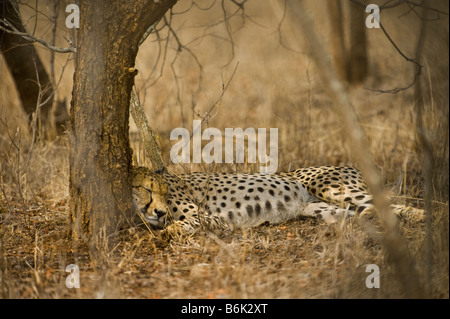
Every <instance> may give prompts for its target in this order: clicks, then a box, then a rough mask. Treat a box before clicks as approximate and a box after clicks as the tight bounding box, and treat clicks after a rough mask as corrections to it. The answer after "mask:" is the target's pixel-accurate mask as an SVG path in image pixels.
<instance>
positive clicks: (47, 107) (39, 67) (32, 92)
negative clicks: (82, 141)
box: [0, 1, 68, 134]
mask: <svg viewBox="0 0 450 319" xmlns="http://www.w3.org/2000/svg"><path fill="white" fill-rule="evenodd" d="M17 10H18V9H17V8H16V7H15V6H14V5H13V3H12V2H11V1H0V19H7V20H8V21H9V22H10V23H11V24H12V25H13V26H14V27H15V28H16V29H17V30H19V31H20V32H26V30H25V27H24V26H23V24H22V19H21V18H20V16H19V14H18V11H17ZM0 51H1V53H2V54H3V57H4V58H5V62H6V65H7V66H8V69H9V70H10V72H11V75H12V77H13V79H14V83H15V85H16V88H17V91H18V93H19V97H20V100H21V102H22V107H23V109H24V111H25V112H26V114H27V115H28V120H29V121H31V119H32V114H33V113H35V112H36V110H37V105H38V103H39V104H41V106H40V114H38V116H40V120H41V122H42V124H43V125H44V126H45V127H46V129H49V128H51V127H52V126H53V125H55V127H56V131H57V133H58V134H61V133H63V131H64V127H65V125H66V120H67V117H68V114H67V110H66V105H65V103H64V102H58V103H57V105H56V110H55V113H57V114H58V118H57V119H55V118H53V116H52V114H51V111H52V104H53V90H54V88H53V86H52V84H51V83H50V79H49V76H48V74H47V72H46V71H45V68H44V65H43V64H42V61H41V59H40V58H39V56H38V55H37V52H36V50H35V48H34V46H33V44H32V43H31V42H30V41H28V40H25V39H24V38H23V37H22V36H20V35H14V34H10V33H8V32H5V31H3V30H0ZM36 74H37V76H36ZM38 78H39V81H38ZM39 84H40V87H39ZM53 122H54V123H53Z"/></svg>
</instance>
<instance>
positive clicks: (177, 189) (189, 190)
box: [132, 166, 423, 234]
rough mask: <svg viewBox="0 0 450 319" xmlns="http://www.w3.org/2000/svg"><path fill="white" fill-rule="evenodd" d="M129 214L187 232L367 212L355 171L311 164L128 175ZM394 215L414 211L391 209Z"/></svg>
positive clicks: (328, 218)
mask: <svg viewBox="0 0 450 319" xmlns="http://www.w3.org/2000/svg"><path fill="white" fill-rule="evenodd" d="M132 194H133V210H134V211H135V212H136V213H137V214H138V215H139V216H140V217H141V218H142V219H143V220H144V221H145V222H146V223H147V224H149V225H150V226H151V227H152V228H154V229H165V231H166V232H168V233H172V232H173V233H178V234H180V233H185V234H190V233H193V232H195V231H196V230H197V229H199V228H201V227H206V228H208V229H226V228H243V227H253V226H258V225H260V224H263V223H266V222H269V223H273V224H277V223H281V222H284V221H287V220H290V219H293V218H296V217H298V216H310V217H317V218H321V219H324V220H325V221H327V222H329V223H333V222H335V221H336V220H337V218H338V216H353V215H355V214H363V213H365V212H368V211H371V210H373V205H372V197H371V195H370V194H369V193H368V191H367V186H366V184H365V182H364V180H363V178H362V176H361V173H360V171H359V170H357V169H355V168H351V167H335V166H317V167H308V168H300V169H296V170H294V171H291V172H284V173H277V174H260V173H254V174H228V173H215V174H206V173H192V174H189V175H180V176H177V175H175V174H171V173H169V172H164V173H156V172H153V171H151V170H150V169H148V168H145V167H135V168H133V172H132ZM392 209H393V211H394V212H395V213H396V214H398V215H400V216H401V215H405V214H409V215H415V216H419V217H415V218H419V219H421V218H422V217H420V216H422V215H423V211H422V210H420V209H416V208H412V207H407V206H401V205H392Z"/></svg>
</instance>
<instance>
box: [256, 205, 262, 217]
mask: <svg viewBox="0 0 450 319" xmlns="http://www.w3.org/2000/svg"><path fill="white" fill-rule="evenodd" d="M255 212H256V216H259V215H260V214H261V205H259V204H258V203H257V204H256V205H255Z"/></svg>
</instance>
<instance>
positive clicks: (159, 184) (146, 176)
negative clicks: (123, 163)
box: [132, 167, 168, 228]
mask: <svg viewBox="0 0 450 319" xmlns="http://www.w3.org/2000/svg"><path fill="white" fill-rule="evenodd" d="M167 192H168V186H167V181H166V180H165V179H164V177H163V176H162V175H161V174H158V173H155V172H153V171H151V170H150V169H148V168H146V167H133V170H132V195H133V210H134V212H135V213H137V214H138V215H140V217H141V218H142V219H144V220H145V222H147V223H149V224H150V225H151V226H152V227H153V228H163V227H164V225H165V222H166V218H167V215H168V208H167V204H166V199H167Z"/></svg>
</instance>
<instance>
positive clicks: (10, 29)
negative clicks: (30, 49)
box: [0, 19, 77, 53]
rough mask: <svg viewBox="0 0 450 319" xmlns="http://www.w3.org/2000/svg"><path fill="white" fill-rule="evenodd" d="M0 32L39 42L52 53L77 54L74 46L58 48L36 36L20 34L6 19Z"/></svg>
mask: <svg viewBox="0 0 450 319" xmlns="http://www.w3.org/2000/svg"><path fill="white" fill-rule="evenodd" d="M1 24H3V25H4V26H2V25H1ZM0 30H3V31H5V32H7V33H10V34H14V35H19V36H21V37H23V38H24V39H25V40H27V41H30V42H38V43H40V44H42V45H43V46H45V47H46V48H48V49H50V50H52V51H55V52H58V53H72V52H73V53H75V52H77V50H76V48H74V47H72V46H69V47H67V48H61V47H57V46H54V45H51V44H50V43H48V42H47V41H45V40H43V39H41V38H37V37H35V36H34V35H31V34H30V33H28V32H20V31H19V30H17V29H16V28H15V27H14V26H13V25H12V24H11V23H10V22H8V21H7V20H6V19H2V20H0Z"/></svg>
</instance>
